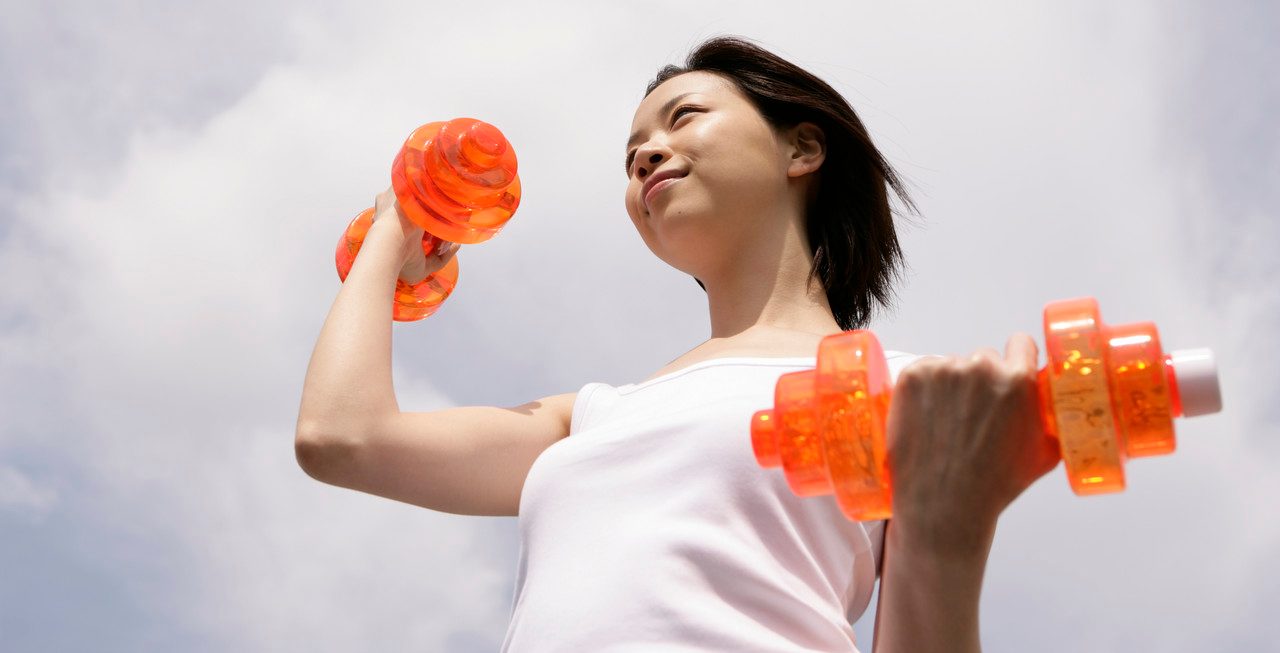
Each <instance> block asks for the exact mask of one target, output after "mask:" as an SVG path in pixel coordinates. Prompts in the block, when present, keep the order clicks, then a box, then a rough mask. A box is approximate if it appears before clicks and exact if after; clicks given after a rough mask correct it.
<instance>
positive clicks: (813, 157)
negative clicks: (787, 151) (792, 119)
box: [787, 122, 827, 177]
mask: <svg viewBox="0 0 1280 653" xmlns="http://www.w3.org/2000/svg"><path fill="white" fill-rule="evenodd" d="M787 135H788V137H789V139H790V140H789V142H790V145H791V164H790V165H789V166H788V167H787V176H788V177H800V176H802V175H807V174H809V173H811V172H813V171H815V170H817V169H818V167H819V166H821V165H822V162H823V161H824V160H825V159H826V156H827V139H826V135H825V134H823V133H822V129H821V128H820V127H818V126H817V125H815V124H813V123H811V122H802V123H800V124H798V125H796V126H795V127H792V128H791V129H789V130H788V131H787Z"/></svg>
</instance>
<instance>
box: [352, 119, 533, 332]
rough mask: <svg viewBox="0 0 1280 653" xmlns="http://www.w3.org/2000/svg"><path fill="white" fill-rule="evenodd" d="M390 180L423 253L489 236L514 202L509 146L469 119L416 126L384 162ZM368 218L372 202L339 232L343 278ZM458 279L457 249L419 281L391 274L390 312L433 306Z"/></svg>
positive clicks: (405, 317)
mask: <svg viewBox="0 0 1280 653" xmlns="http://www.w3.org/2000/svg"><path fill="white" fill-rule="evenodd" d="M391 186H392V188H393V189H394V191H395V195H396V200H397V201H398V203H399V204H400V209H401V210H402V211H404V214H405V216H406V217H408V218H409V220H410V221H412V222H413V223H414V224H416V225H418V226H419V227H422V229H423V231H424V233H423V234H422V251H423V253H424V255H430V254H433V253H434V252H435V249H436V247H437V246H438V245H439V244H440V243H441V241H447V242H453V243H462V244H464V245H471V244H475V243H482V242H484V241H486V240H489V239H490V238H493V237H494V236H496V235H497V234H498V232H499V231H501V230H502V228H503V227H504V226H505V225H506V224H507V221H508V220H510V219H511V216H512V215H513V214H515V212H516V207H517V206H519V204H520V177H519V176H518V175H517V174H516V153H515V150H514V149H512V147H511V144H510V143H508V142H507V139H506V138H505V137H504V136H503V135H502V132H500V131H498V128H497V127H494V126H493V125H490V124H488V123H485V122H481V121H479V120H475V119H473V118H454V119H453V120H449V121H447V122H432V123H427V124H425V125H423V126H421V127H418V128H417V129H415V130H414V131H413V133H412V134H410V135H409V138H407V139H405V142H404V146H403V147H401V148H400V153H399V154H397V155H396V158H395V161H394V162H393V163H392V165H391ZM372 224H373V209H372V208H369V209H365V210H364V211H363V212H361V213H360V214H359V215H357V216H356V217H355V219H353V220H352V221H351V222H350V224H348V225H347V229H346V231H345V232H343V234H342V237H341V238H339V239H338V249H337V253H336V254H335V261H336V263H337V266H338V278H339V279H341V280H342V281H344V282H345V281H346V280H347V274H348V273H349V272H350V271H351V265H352V264H353V263H354V262H355V259H356V255H357V254H358V253H359V252H360V246H361V245H362V244H364V239H365V236H366V235H367V234H368V232H369V227H370V226H371V225H372ZM457 283H458V257H457V255H456V254H455V255H454V256H453V257H452V258H451V259H450V260H449V262H448V263H447V264H446V265H445V266H444V267H443V268H441V269H440V270H437V271H436V272H435V273H434V274H432V275H430V276H428V277H427V278H426V279H424V280H423V281H421V282H419V283H416V284H412V285H411V284H408V283H405V282H404V281H401V280H399V279H397V280H396V290H395V299H394V302H393V309H392V318H393V319H395V320H397V321H400V322H411V321H414V320H421V319H422V318H425V317H427V316H429V315H431V314H433V313H435V312H436V310H437V309H439V308H440V304H441V303H443V302H444V300H445V299H447V298H448V297H449V294H450V293H452V292H453V289H454V287H455V286H457Z"/></svg>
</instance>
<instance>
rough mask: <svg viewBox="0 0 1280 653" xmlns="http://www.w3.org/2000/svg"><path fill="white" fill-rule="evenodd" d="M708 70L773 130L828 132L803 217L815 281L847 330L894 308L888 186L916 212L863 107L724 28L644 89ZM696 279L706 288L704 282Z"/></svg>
mask: <svg viewBox="0 0 1280 653" xmlns="http://www.w3.org/2000/svg"><path fill="white" fill-rule="evenodd" d="M693 71H705V72H711V73H717V74H720V75H723V76H724V77H726V78H728V79H729V80H730V81H732V82H733V83H734V84H735V85H736V86H737V88H738V89H739V90H740V91H742V92H743V93H744V94H745V95H746V96H747V98H748V99H749V100H750V101H751V103H752V104H753V105H755V107H756V109H757V110H758V111H759V112H760V113H761V115H762V116H763V117H764V119H765V120H766V121H767V122H768V123H769V124H770V125H772V126H773V128H774V129H776V130H781V129H785V128H788V127H792V126H795V125H797V124H799V123H801V122H811V123H814V124H816V125H817V126H818V127H819V128H821V129H822V132H823V134H824V135H825V137H826V157H825V159H824V160H823V162H822V166H821V168H820V169H819V170H818V173H817V174H818V178H817V179H815V182H818V188H817V192H816V194H813V195H811V196H812V197H813V200H812V202H811V204H810V205H809V207H807V210H806V215H805V233H806V235H807V237H808V240H809V244H810V247H812V254H813V267H812V269H810V271H809V282H810V283H812V282H813V280H814V279H815V278H818V279H820V280H821V281H822V286H823V288H824V289H825V290H826V293H827V301H828V302H829V303H830V304H831V312H832V315H833V317H835V319H836V323H837V324H839V325H840V328H841V329H843V330H845V331H848V330H851V329H862V328H865V327H866V325H867V324H868V323H869V322H870V320H871V311H872V309H873V308H874V306H873V301H874V302H878V303H879V304H881V305H882V306H884V307H886V308H887V307H891V306H892V299H891V298H892V297H893V295H894V291H893V282H894V280H895V279H901V268H902V267H903V266H904V265H905V260H904V258H903V255H902V249H901V247H900V246H899V245H898V235H897V232H896V231H895V230H894V224H893V213H892V211H891V210H890V207H889V197H888V193H887V191H886V188H885V186H886V185H888V186H889V187H892V188H893V190H894V192H895V193H897V195H898V198H899V199H901V200H902V203H903V204H904V205H905V206H906V207H907V208H908V209H910V210H911V212H913V213H917V214H918V211H917V209H916V206H915V203H914V202H912V200H911V198H910V196H908V195H907V192H906V190H905V189H904V188H903V183H902V181H901V180H900V179H899V177H898V174H897V173H896V172H894V170H893V168H891V167H890V166H889V164H888V162H886V161H885V159H884V157H883V156H881V154H880V152H879V151H878V150H877V149H876V147H875V145H873V144H872V143H871V137H870V136H869V135H867V129H866V127H863V125H862V121H861V120H860V119H859V118H858V114H856V113H854V111H853V108H852V107H850V106H849V103H848V102H847V101H846V100H845V99H844V97H843V96H841V95H840V93H838V92H836V90H835V89H833V88H831V86H830V85H829V84H827V83H826V82H824V81H822V80H821V79H818V78H817V77H816V76H814V75H813V74H811V73H809V72H807V71H805V70H804V69H802V68H800V67H798V66H796V65H795V64H792V63H790V62H788V61H786V60H784V59H782V58H781V57H779V56H778V55H775V54H773V53H772V52H769V51H768V50H765V49H764V48H761V47H760V46H758V45H755V44H754V43H752V42H750V41H748V40H747V39H744V38H741V37H734V36H718V37H713V38H710V39H708V40H706V41H704V42H703V43H702V44H701V45H699V46H698V47H696V48H695V49H694V50H693V51H692V52H690V53H689V56H688V57H687V58H686V59H685V63H684V66H674V65H667V66H665V67H663V68H662V69H661V70H659V71H658V75H657V77H655V78H654V80H653V81H652V82H650V83H649V86H648V88H647V89H645V93H644V94H645V97H648V96H649V94H650V93H652V92H653V90H654V89H655V88H657V87H658V85H660V84H662V83H663V82H665V81H667V80H669V79H671V78H672V77H675V76H677V75H683V74H685V73H689V72H693ZM694 281H697V282H698V285H699V286H701V287H702V290H703V291H704V292H705V291H706V289H707V287H706V286H704V285H703V284H702V281H700V280H698V279H697V278H696V277H695V278H694Z"/></svg>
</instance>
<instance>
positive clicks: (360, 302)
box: [297, 193, 425, 455]
mask: <svg viewBox="0 0 1280 653" xmlns="http://www.w3.org/2000/svg"><path fill="white" fill-rule="evenodd" d="M384 195H385V193H384V194H383V195H379V197H378V202H377V203H378V204H379V205H380V206H378V207H377V209H378V210H377V212H376V214H375V218H374V221H373V224H372V225H371V226H370V228H369V232H368V234H367V235H366V236H365V240H364V243H363V245H362V246H361V248H360V254H359V255H358V256H357V257H356V259H355V261H354V262H353V263H352V265H351V270H350V272H348V274H347V279H346V281H345V282H343V284H342V286H341V287H340V288H339V289H338V296H337V298H336V299H335V300H334V302H333V306H332V308H330V309H329V315H328V317H326V318H325V321H324V325H323V326H322V327H321V328H320V336H319V338H318V339H317V340H316V346H315V349H314V350H313V351H312V353H311V362H310V364H308V366H307V376H306V379H305V380H304V381H303V385H302V405H301V407H300V408H299V409H298V424H297V437H298V443H299V445H303V444H320V443H321V441H323V440H324V439H326V438H338V439H353V438H359V437H360V436H361V435H362V434H363V431H364V429H365V428H366V427H367V426H368V425H370V424H374V423H377V422H378V421H380V420H383V419H385V418H386V417H387V416H388V415H391V414H394V413H396V412H399V404H397V403H396V398H395V389H394V388H393V386H392V382H391V324H392V319H391V306H392V299H393V296H394V293H395V285H396V279H397V277H398V276H399V275H400V270H401V267H402V266H403V265H404V264H405V243H406V241H408V239H409V238H410V237H412V231H411V229H410V228H411V227H412V223H409V226H408V227H406V226H403V225H401V224H399V222H400V220H398V219H397V218H398V214H399V213H400V212H399V210H398V206H397V205H396V204H395V202H394V199H393V200H392V202H391V210H390V211H388V210H387V206H386V198H385V197H384ZM406 222H407V221H406ZM406 231H409V233H406ZM417 233H418V234H419V235H418V238H419V242H420V239H421V233H422V231H421V229H418V232H417ZM420 251H421V250H419V252H420ZM420 258H424V259H425V256H420ZM424 278H425V277H424ZM308 449H310V448H308V447H300V449H299V455H305V453H306V452H307V450H308Z"/></svg>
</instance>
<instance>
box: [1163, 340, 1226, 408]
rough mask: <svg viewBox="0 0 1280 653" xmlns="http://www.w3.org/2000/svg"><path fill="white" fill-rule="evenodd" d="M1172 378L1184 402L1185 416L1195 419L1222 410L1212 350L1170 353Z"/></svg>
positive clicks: (1181, 350)
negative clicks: (1197, 416)
mask: <svg viewBox="0 0 1280 653" xmlns="http://www.w3.org/2000/svg"><path fill="white" fill-rule="evenodd" d="M1169 359H1170V362H1172V363H1173V376H1174V379H1175V380H1176V381H1177V383H1178V397H1179V398H1180V399H1181V400H1182V416H1183V417H1195V416H1196V415H1208V414H1209V413H1216V412H1218V411H1220V410H1222V391H1221V389H1220V388H1219V387H1218V365H1217V363H1215V362H1214V360H1213V350H1211V349H1205V348H1203V347H1202V348H1200V349H1179V350H1176V351H1171V352H1169Z"/></svg>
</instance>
